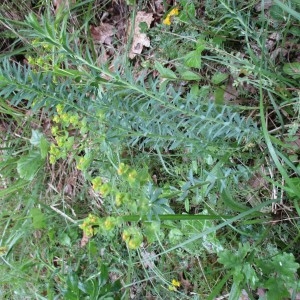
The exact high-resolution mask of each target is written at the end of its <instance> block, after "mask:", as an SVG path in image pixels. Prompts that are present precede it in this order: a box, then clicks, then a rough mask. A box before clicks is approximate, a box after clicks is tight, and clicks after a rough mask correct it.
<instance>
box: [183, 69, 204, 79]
mask: <svg viewBox="0 0 300 300" xmlns="http://www.w3.org/2000/svg"><path fill="white" fill-rule="evenodd" d="M181 78H182V79H183V80H200V79H201V76H200V75H198V74H196V73H194V72H192V71H185V72H183V73H182V74H181Z"/></svg>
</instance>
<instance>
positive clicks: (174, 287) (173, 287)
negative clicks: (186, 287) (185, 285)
mask: <svg viewBox="0 0 300 300" xmlns="http://www.w3.org/2000/svg"><path fill="white" fill-rule="evenodd" d="M179 287H180V282H179V281H178V280H176V279H173V280H172V282H171V285H169V290H170V291H177V288H179Z"/></svg>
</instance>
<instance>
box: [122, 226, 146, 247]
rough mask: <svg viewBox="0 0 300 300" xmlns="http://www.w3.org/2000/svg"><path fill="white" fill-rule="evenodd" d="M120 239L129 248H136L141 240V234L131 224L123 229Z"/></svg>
mask: <svg viewBox="0 0 300 300" xmlns="http://www.w3.org/2000/svg"><path fill="white" fill-rule="evenodd" d="M122 240H123V241H124V242H126V244H127V246H128V248H129V249H132V250H136V249H137V248H138V247H140V245H141V244H142V242H143V235H142V233H141V231H140V229H139V228H137V227H133V226H132V227H128V228H126V229H124V231H123V233H122Z"/></svg>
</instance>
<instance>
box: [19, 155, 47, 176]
mask: <svg viewBox="0 0 300 300" xmlns="http://www.w3.org/2000/svg"><path fill="white" fill-rule="evenodd" d="M43 163H44V160H43V159H42V158H41V154H40V151H37V150H34V151H31V152H30V153H29V154H27V155H24V156H22V157H21V158H20V159H19V160H18V162H17V171H18V174H19V175H20V177H21V178H23V179H25V180H29V181H31V180H32V179H33V178H34V176H35V175H36V173H37V172H38V170H39V169H40V168H41V167H42V165H43Z"/></svg>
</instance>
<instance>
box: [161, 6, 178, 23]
mask: <svg viewBox="0 0 300 300" xmlns="http://www.w3.org/2000/svg"><path fill="white" fill-rule="evenodd" d="M178 15H179V8H178V7H174V8H173V9H171V10H170V11H169V13H168V14H167V16H166V17H165V19H164V20H163V24H164V25H168V26H170V25H171V18H172V17H173V16H178Z"/></svg>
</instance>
